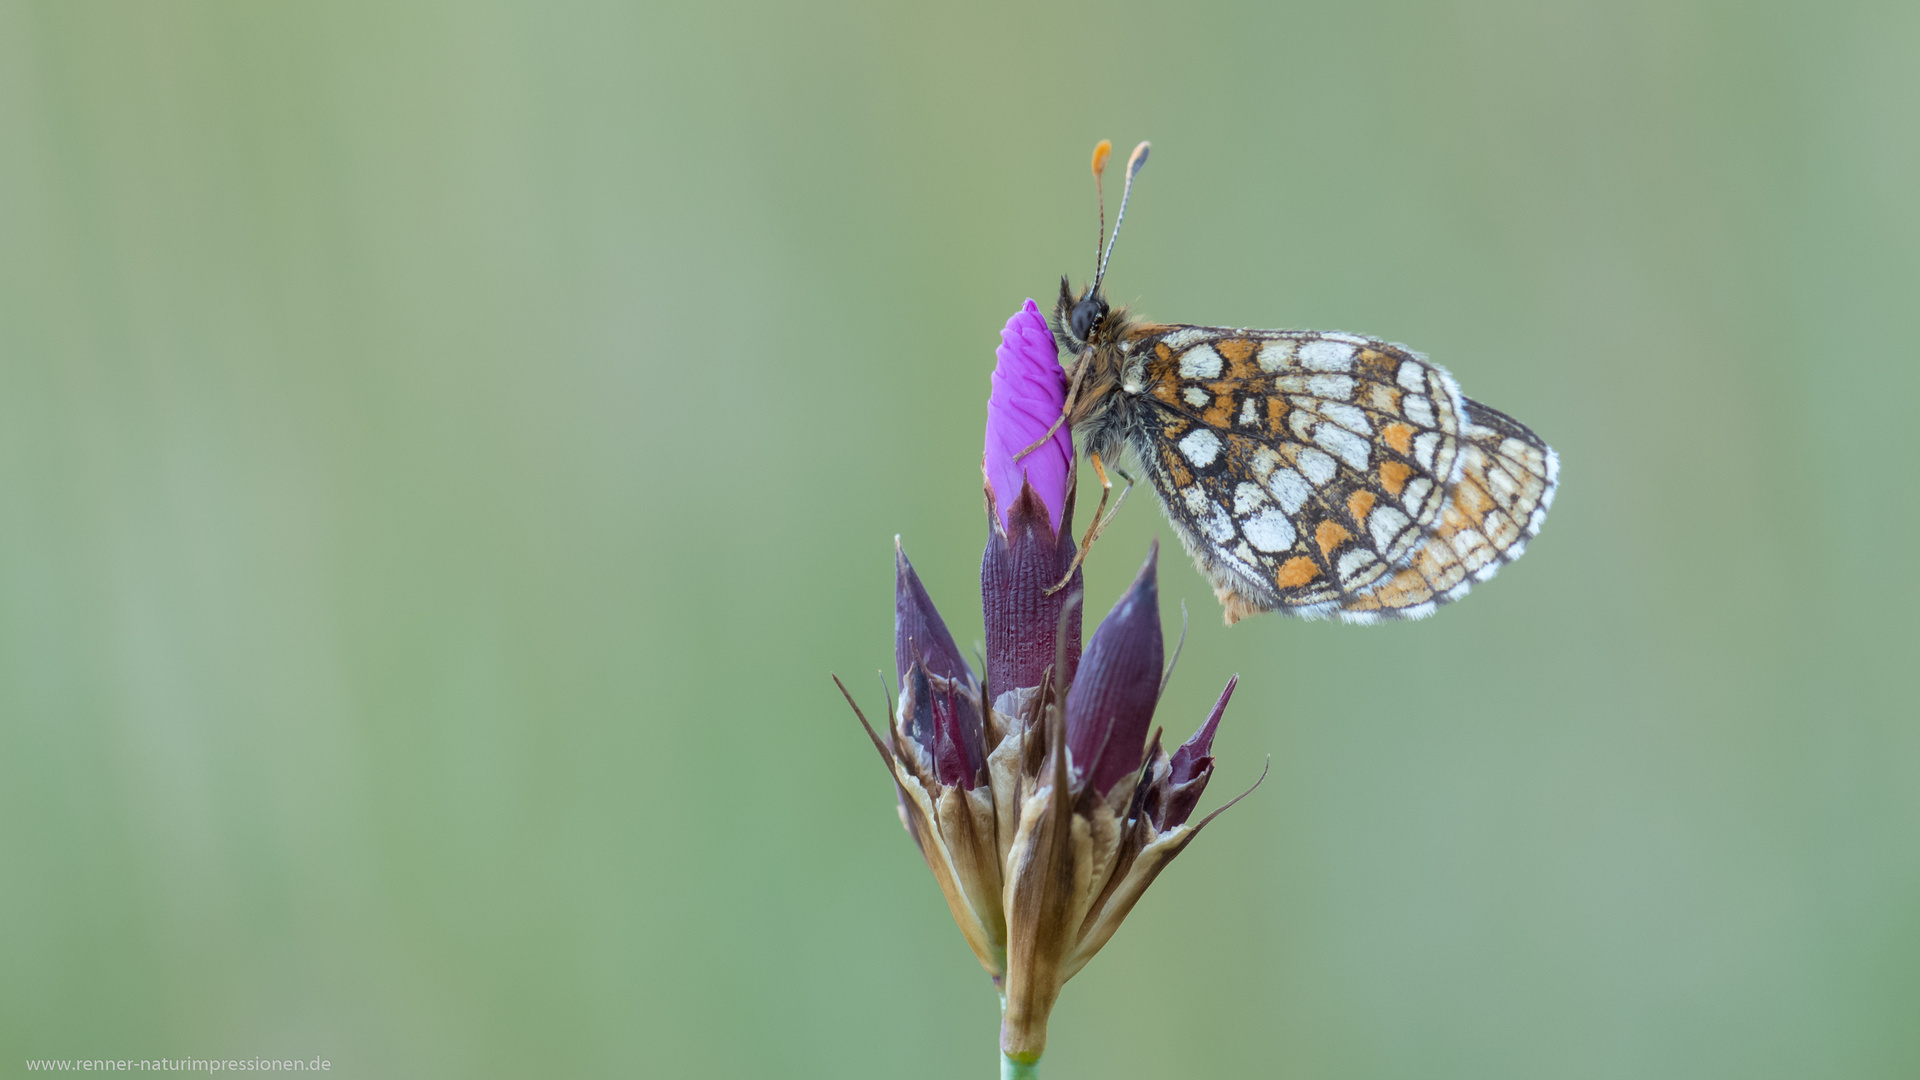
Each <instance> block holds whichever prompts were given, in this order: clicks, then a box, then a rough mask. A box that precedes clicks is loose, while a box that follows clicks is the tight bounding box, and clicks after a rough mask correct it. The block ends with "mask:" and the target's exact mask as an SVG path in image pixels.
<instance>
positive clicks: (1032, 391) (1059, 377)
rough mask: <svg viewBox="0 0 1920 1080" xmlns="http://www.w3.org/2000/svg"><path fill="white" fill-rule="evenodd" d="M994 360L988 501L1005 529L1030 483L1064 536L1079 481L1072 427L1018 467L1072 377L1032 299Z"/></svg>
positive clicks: (1054, 416)
mask: <svg viewBox="0 0 1920 1080" xmlns="http://www.w3.org/2000/svg"><path fill="white" fill-rule="evenodd" d="M993 355H994V357H995V360H996V362H995V364H994V367H993V394H992V396H991V397H989V398H988V399H987V437H986V459H985V461H984V463H983V467H984V468H985V470H986V474H987V490H988V492H989V498H991V499H992V500H993V501H994V504H995V506H996V507H997V512H998V513H999V515H1000V525H1001V527H1002V528H1006V527H1007V525H1008V522H1007V515H1008V513H1009V512H1010V510H1011V508H1012V501H1013V499H1014V498H1015V497H1016V496H1017V495H1018V494H1019V492H1020V486H1021V480H1022V478H1023V477H1024V478H1025V480H1026V481H1027V482H1028V483H1030V484H1032V485H1033V490H1034V493H1035V494H1036V495H1038V496H1039V497H1040V502H1041V503H1042V504H1044V505H1045V506H1046V508H1047V519H1048V523H1049V525H1050V526H1051V527H1052V528H1053V531H1054V532H1056V533H1057V532H1059V531H1060V522H1061V514H1062V512H1063V511H1064V510H1065V509H1066V500H1067V484H1068V481H1069V479H1070V478H1071V477H1072V475H1073V437H1072V434H1071V433H1070V432H1069V430H1068V427H1067V425H1065V424H1062V425H1061V426H1060V429H1059V430H1058V431H1056V432H1054V433H1053V437H1052V438H1050V439H1048V440H1047V441H1046V442H1045V443H1044V444H1042V445H1041V446H1040V447H1039V448H1037V449H1035V450H1034V452H1033V453H1031V454H1028V455H1027V456H1026V457H1023V458H1021V459H1020V460H1018V461H1015V460H1014V456H1015V455H1016V454H1018V453H1020V451H1022V450H1024V449H1026V448H1027V447H1029V446H1031V445H1033V443H1034V442H1035V441H1037V440H1038V439H1039V438H1040V437H1041V436H1042V435H1045V434H1046V433H1047V429H1048V428H1050V427H1052V426H1053V423H1054V421H1056V420H1058V419H1059V418H1060V410H1061V408H1062V407H1063V406H1065V405H1066V402H1067V373H1066V371H1065V370H1064V369H1063V368H1061V366H1060V352H1059V349H1058V348H1057V347H1056V346H1055V345H1054V341H1053V331H1051V330H1049V329H1048V328H1047V320H1046V318H1045V316H1043V315H1041V314H1040V305H1038V304H1036V303H1034V302H1033V300H1032V299H1031V298H1029V299H1028V300H1027V302H1026V303H1025V304H1024V305H1023V306H1022V307H1021V308H1020V310H1019V311H1016V312H1014V314H1013V317H1012V318H1011V319H1008V320H1007V325H1006V328H1005V329H1004V330H1001V331H1000V347H999V348H997V349H995V350H994V352H993Z"/></svg>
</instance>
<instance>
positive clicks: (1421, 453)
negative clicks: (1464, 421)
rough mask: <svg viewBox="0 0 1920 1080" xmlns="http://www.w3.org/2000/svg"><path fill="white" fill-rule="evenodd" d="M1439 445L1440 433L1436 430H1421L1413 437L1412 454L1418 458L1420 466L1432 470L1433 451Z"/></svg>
mask: <svg viewBox="0 0 1920 1080" xmlns="http://www.w3.org/2000/svg"><path fill="white" fill-rule="evenodd" d="M1439 445H1440V433H1439V432H1437V431H1427V432H1422V433H1421V434H1420V435H1418V436H1416V437H1415V438H1414V440H1413V456H1414V457H1415V458H1416V459H1418V460H1419V462H1420V467H1421V468H1423V469H1425V470H1427V471H1428V472H1432V471H1433V451H1434V448H1435V447H1438V446H1439Z"/></svg>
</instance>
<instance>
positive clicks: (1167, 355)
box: [1153, 341, 1173, 360]
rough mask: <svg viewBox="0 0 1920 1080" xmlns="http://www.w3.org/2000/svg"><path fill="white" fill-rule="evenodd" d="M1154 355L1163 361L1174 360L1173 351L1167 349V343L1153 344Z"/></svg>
mask: <svg viewBox="0 0 1920 1080" xmlns="http://www.w3.org/2000/svg"><path fill="white" fill-rule="evenodd" d="M1153 355H1155V356H1157V357H1159V358H1160V359H1162V360H1171V359H1173V350H1172V349H1169V348H1167V343H1166V342H1164V341H1156V342H1154V344H1153Z"/></svg>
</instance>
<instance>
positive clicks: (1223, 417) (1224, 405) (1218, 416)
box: [1200, 394, 1233, 428]
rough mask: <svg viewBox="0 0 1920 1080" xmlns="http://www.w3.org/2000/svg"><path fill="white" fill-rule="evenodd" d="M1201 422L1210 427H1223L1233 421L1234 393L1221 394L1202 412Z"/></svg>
mask: <svg viewBox="0 0 1920 1080" xmlns="http://www.w3.org/2000/svg"><path fill="white" fill-rule="evenodd" d="M1200 422H1201V423H1203V424H1205V425H1207V426H1208V427H1216V428H1223V427H1227V426H1228V425H1230V424H1232V423H1233V395H1232V394H1219V395H1217V396H1215V397H1214V399H1213V404H1212V405H1210V406H1208V407H1207V411H1206V412H1203V413H1201V414H1200Z"/></svg>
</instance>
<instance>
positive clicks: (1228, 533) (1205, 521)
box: [1200, 503, 1233, 544]
mask: <svg viewBox="0 0 1920 1080" xmlns="http://www.w3.org/2000/svg"><path fill="white" fill-rule="evenodd" d="M1200 527H1201V528H1203V529H1205V530H1207V535H1208V536H1210V537H1212V538H1213V540H1214V542H1215V543H1217V544H1224V543H1226V542H1227V541H1229V540H1231V539H1233V515H1232V514H1229V513H1227V508H1226V507H1224V506H1221V505H1220V504H1219V503H1212V504H1210V506H1209V508H1208V511H1207V513H1206V514H1205V515H1204V516H1203V517H1202V518H1201V519H1200Z"/></svg>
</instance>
